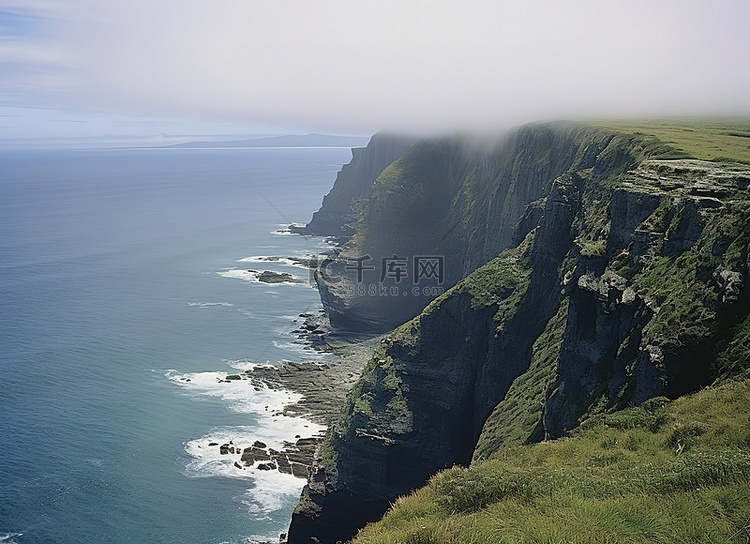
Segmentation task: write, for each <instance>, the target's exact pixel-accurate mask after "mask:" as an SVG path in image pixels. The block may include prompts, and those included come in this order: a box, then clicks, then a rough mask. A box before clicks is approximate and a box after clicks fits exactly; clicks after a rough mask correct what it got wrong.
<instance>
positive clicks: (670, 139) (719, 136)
mask: <svg viewBox="0 0 750 544" xmlns="http://www.w3.org/2000/svg"><path fill="white" fill-rule="evenodd" d="M592 124H593V125H594V126H598V127H601V128H607V129H610V130H615V131H621V132H622V131H624V132H628V133H642V134H647V135H651V136H654V137H655V138H657V139H658V140H659V141H661V142H662V143H663V144H666V145H668V146H670V147H672V148H674V149H676V150H678V151H681V152H682V153H684V155H685V156H689V157H692V158H696V159H702V160H708V161H715V160H719V161H734V162H743V163H750V120H748V119H736V120H731V119H730V120H707V119H704V120H701V119H684V120H679V119H677V120H664V121H596V122H593V123H592ZM652 151H655V153H654V154H655V155H656V156H659V155H660V154H659V152H658V151H659V150H658V149H654V150H652ZM659 158H679V157H678V156H674V157H668V156H659Z"/></svg>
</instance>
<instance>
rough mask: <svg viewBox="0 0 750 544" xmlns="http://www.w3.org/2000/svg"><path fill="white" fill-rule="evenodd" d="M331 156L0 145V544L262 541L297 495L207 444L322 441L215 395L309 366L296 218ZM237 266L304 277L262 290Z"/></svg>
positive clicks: (332, 169)
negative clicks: (258, 377) (294, 364)
mask: <svg viewBox="0 0 750 544" xmlns="http://www.w3.org/2000/svg"><path fill="white" fill-rule="evenodd" d="M350 158H351V151H350V150H349V149H347V148H255V149H248V148H243V149H110V150H105V149H88V150H84V149H79V150H14V151H9V150H5V151H0V304H1V306H0V543H5V544H12V543H14V544H25V543H33V544H45V543H56V544H67V543H129V544H132V543H136V544H138V543H144V544H145V543H196V544H199V543H231V544H235V543H251V542H259V541H269V542H275V541H277V540H278V537H279V534H280V533H283V532H285V531H286V529H287V527H288V523H289V520H290V515H291V512H292V509H293V508H294V506H295V505H296V502H297V500H298V498H299V493H300V490H301V488H302V486H303V485H304V481H303V480H301V479H299V478H294V477H292V476H291V475H284V474H281V473H279V472H277V471H258V470H255V469H245V470H240V469H237V468H236V467H234V466H233V463H232V461H231V460H229V459H228V458H227V457H228V456H222V455H221V454H220V453H219V451H218V449H217V448H216V447H215V446H209V444H210V443H213V442H220V443H224V442H227V441H229V440H232V441H233V443H235V444H238V445H239V444H248V445H249V444H252V442H253V441H255V440H260V441H263V442H265V443H266V444H268V445H269V446H271V447H274V446H276V445H278V446H279V447H280V445H281V443H282V442H283V441H284V440H292V441H293V440H294V438H295V436H297V435H300V436H312V435H315V434H316V433H318V432H320V431H321V427H319V426H318V425H315V424H314V423H312V422H309V421H305V420H303V419H292V418H288V417H284V416H281V415H278V413H277V412H276V410H278V409H279V408H280V407H281V406H283V405H284V404H286V403H289V402H292V401H294V400H295V398H296V396H295V395H294V394H293V393H290V392H287V391H279V390H269V389H263V388H261V389H260V390H256V388H254V387H252V386H250V382H249V381H246V380H242V381H233V382H231V383H221V381H220V380H222V378H223V377H225V376H226V375H227V374H232V373H237V372H238V371H239V370H243V369H247V368H249V367H250V366H252V365H253V364H258V363H270V364H277V363H278V362H280V361H284V360H290V361H309V360H324V358H325V357H326V355H323V354H320V353H317V352H313V351H310V350H309V349H307V348H306V346H304V345H303V344H301V343H300V342H299V340H298V338H297V337H296V336H295V335H294V334H293V332H292V331H293V330H294V329H295V328H296V327H297V326H298V325H299V322H301V318H300V317H299V314H300V313H305V312H317V311H318V310H319V309H320V307H321V306H320V300H319V297H318V293H317V291H316V290H315V289H313V288H312V287H311V286H310V285H309V283H308V282H307V279H308V271H307V270H306V269H304V268H300V267H297V266H293V265H292V263H289V262H288V261H287V262H285V261H277V262H264V261H263V260H262V259H258V257H264V256H282V257H285V256H304V255H308V254H312V253H319V252H322V251H324V250H325V247H326V246H325V242H324V241H323V240H321V239H316V238H309V237H302V236H297V235H292V234H289V233H288V232H286V231H285V230H284V228H283V227H285V226H286V225H288V224H289V223H291V222H299V223H304V222H306V221H307V220H309V218H310V216H311V214H312V212H313V211H315V210H316V209H317V208H318V207H319V205H320V202H321V198H322V195H323V194H325V193H326V192H327V191H328V190H329V189H330V187H331V185H332V183H333V180H334V179H335V175H336V172H337V171H338V170H339V169H340V167H341V165H342V164H343V163H345V162H348V161H349V160H350ZM248 269H255V270H273V271H277V272H287V273H291V274H293V275H294V276H296V277H298V278H300V279H303V280H305V281H304V282H303V283H295V284H292V283H285V284H266V283H260V282H258V281H257V279H256V276H255V275H253V274H251V273H249V272H247V270H248Z"/></svg>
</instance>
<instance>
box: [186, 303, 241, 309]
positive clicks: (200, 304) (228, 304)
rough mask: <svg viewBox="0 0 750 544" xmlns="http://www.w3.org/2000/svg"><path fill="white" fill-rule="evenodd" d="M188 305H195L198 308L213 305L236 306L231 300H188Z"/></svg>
mask: <svg viewBox="0 0 750 544" xmlns="http://www.w3.org/2000/svg"><path fill="white" fill-rule="evenodd" d="M187 305H188V306H194V307H198V308H210V307H212V306H234V304H230V303H229V302H188V303H187Z"/></svg>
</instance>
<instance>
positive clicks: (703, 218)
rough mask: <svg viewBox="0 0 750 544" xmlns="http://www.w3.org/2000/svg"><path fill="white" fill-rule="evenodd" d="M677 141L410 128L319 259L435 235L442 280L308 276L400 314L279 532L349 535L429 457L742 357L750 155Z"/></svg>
mask: <svg viewBox="0 0 750 544" xmlns="http://www.w3.org/2000/svg"><path fill="white" fill-rule="evenodd" d="M681 155H683V154H681V153H679V152H677V151H676V150H674V149H672V148H670V147H669V146H665V145H663V144H661V143H660V142H659V141H658V140H655V139H654V138H653V137H649V136H646V135H643V134H625V133H619V132H617V131H613V130H609V129H600V128H595V127H592V126H588V125H571V124H536V125H531V126H528V127H523V128H521V129H520V130H518V131H517V132H515V133H514V134H511V135H510V136H508V137H507V138H505V139H503V140H502V141H501V142H499V143H497V144H495V145H493V146H490V147H488V146H486V145H477V143H476V142H471V143H468V142H466V141H463V140H460V139H447V140H440V141H427V142H419V143H417V144H415V145H414V146H412V147H411V149H410V150H409V151H408V152H407V153H406V154H405V155H404V156H403V157H401V159H399V160H398V161H396V162H395V163H393V164H392V165H391V166H389V167H388V168H386V169H385V170H384V171H383V173H382V174H381V175H380V177H379V178H378V179H377V180H376V182H375V183H374V184H373V187H372V190H371V193H370V195H369V196H368V197H367V198H365V199H364V200H363V204H362V206H361V208H360V211H359V216H358V220H357V222H356V226H355V230H354V236H353V238H352V239H351V241H350V242H349V243H348V244H347V245H346V246H345V247H344V248H343V250H342V251H341V253H340V255H339V257H338V263H333V264H332V265H331V270H334V271H336V270H338V273H339V274H340V276H339V277H341V278H343V276H344V271H346V267H345V263H347V261H348V262H349V263H351V260H352V259H354V258H356V257H357V256H358V255H360V256H361V254H362V252H366V254H367V255H369V256H370V257H374V259H373V261H377V257H379V256H389V255H391V254H394V255H399V256H407V257H411V256H419V255H427V256H429V255H432V256H435V255H440V256H442V257H444V259H445V266H446V273H445V278H444V287H445V291H444V292H443V293H442V294H441V295H439V296H438V297H437V298H434V299H433V300H431V301H428V300H427V298H428V297H427V296H424V297H422V296H408V294H407V296H404V295H401V296H382V297H366V296H359V297H356V296H349V297H348V298H347V297H346V296H344V295H342V293H344V294H345V293H346V291H345V290H344V289H342V287H341V285H342V284H345V278H344V279H343V280H340V281H332V279H331V278H334V277H335V276H334V275H333V274H331V276H329V277H328V278H327V281H324V280H326V278H321V279H319V285H320V286H321V295H322V297H323V300H324V303H325V304H326V307H327V309H328V310H329V312H330V316H331V321H332V323H333V324H334V325H337V324H339V325H340V326H346V325H347V324H351V323H354V324H355V325H356V326H357V327H367V326H368V323H375V324H376V326H375V327H373V328H381V327H387V326H388V325H389V324H393V323H397V322H398V321H399V320H400V319H402V318H406V319H408V318H411V317H413V319H411V320H409V321H407V322H406V323H404V324H403V325H400V326H398V327H397V328H396V329H395V330H394V331H393V332H391V333H390V334H388V335H387V336H386V337H384V339H383V340H382V342H381V343H380V345H379V346H378V347H377V348H376V349H375V350H374V353H373V356H372V358H371V360H370V362H369V363H368V365H367V366H366V368H365V370H364V372H363V375H362V377H361V378H360V380H359V381H358V383H357V385H356V386H355V387H354V388H353V390H352V391H351V393H350V394H349V396H348V399H347V403H346V406H345V407H344V409H343V411H342V414H341V416H340V418H339V420H338V421H337V423H336V424H335V425H333V426H332V427H331V429H330V430H329V434H328V437H327V439H326V442H325V443H324V444H323V446H322V447H321V449H320V451H319V454H318V460H317V464H316V466H315V467H314V469H313V470H312V472H311V474H310V478H309V482H308V486H307V487H306V488H305V490H304V491H303V496H302V499H301V501H300V505H299V506H298V508H297V509H296V511H295V513H294V516H293V520H292V525H291V528H290V532H289V543H290V544H299V543H305V544H307V543H308V542H317V541H319V542H322V543H324V544H326V543H334V542H337V541H339V540H341V541H344V540H347V539H349V538H351V537H352V536H353V535H354V534H355V533H356V532H357V530H359V529H360V528H362V527H363V526H364V525H365V523H367V522H370V521H374V520H377V519H379V518H380V517H381V516H382V515H383V513H384V512H385V511H386V510H387V509H388V507H389V505H390V504H391V503H392V502H393V501H394V500H395V499H396V498H397V497H398V496H401V495H405V494H408V493H409V492H411V491H412V490H414V489H416V488H419V487H420V486H422V485H424V484H425V482H426V481H427V480H428V479H429V478H430V477H431V476H433V475H434V474H436V473H438V472H439V471H440V470H442V469H445V468H448V467H451V466H453V465H464V466H466V465H470V464H479V463H483V462H488V460H490V459H492V458H493V457H494V456H496V455H500V454H501V452H502V451H504V448H508V447H511V446H513V445H518V444H525V443H534V442H538V441H540V440H543V439H554V438H558V437H562V436H566V435H567V434H568V433H569V432H571V430H573V429H575V428H576V427H577V426H578V425H579V423H580V422H581V421H582V420H584V419H586V418H591V417H594V416H596V415H597V414H610V413H613V414H614V413H617V412H618V411H619V410H622V409H623V408H625V407H627V406H638V405H641V404H643V403H644V402H645V401H647V400H649V399H652V398H655V397H666V398H678V397H680V396H681V395H684V394H686V393H688V392H691V391H695V390H697V389H700V388H701V387H703V386H706V385H708V384H710V383H712V382H713V381H714V380H715V379H717V378H718V377H722V376H729V375H733V374H737V373H739V372H742V371H743V370H744V369H746V368H747V367H750V343H749V342H748V338H750V318H749V317H748V315H749V314H750V290H748V289H746V288H745V285H747V283H748V281H749V278H748V268H749V267H750V262H749V257H748V253H749V250H750V248H749V247H748V246H750V194H749V193H748V186H749V185H750V168H748V167H746V166H743V165H740V164H729V163H720V162H708V161H700V160H693V159H687V158H681V159H677V158H670V157H679V156H681ZM337 266H338V267H339V268H338V269H336V267H337ZM376 276H377V277H376V278H375V279H373V280H371V281H373V282H377V281H378V278H379V277H380V276H379V275H378V274H376ZM391 279H392V280H393V282H392V283H393V284H392V285H389V287H388V288H389V289H390V287H393V286H396V285H395V284H396V283H397V282H396V281H395V279H394V278H391ZM349 281H350V283H352V282H354V280H349ZM336 290H338V292H336ZM386 293H390V291H388V290H387V291H386ZM420 293H421V292H420ZM404 307H406V309H405V308H404ZM368 319H370V320H371V321H368ZM349 326H350V327H351V325H349ZM426 541H430V542H431V541H432V540H425V542H426Z"/></svg>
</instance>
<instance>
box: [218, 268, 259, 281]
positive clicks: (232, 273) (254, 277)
mask: <svg viewBox="0 0 750 544" xmlns="http://www.w3.org/2000/svg"><path fill="white" fill-rule="evenodd" d="M217 274H218V275H219V276H221V277H222V278H232V279H237V280H243V281H249V282H251V283H260V280H259V279H258V274H259V272H257V271H254V270H243V269H241V268H228V269H226V270H220V271H218V272H217Z"/></svg>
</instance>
